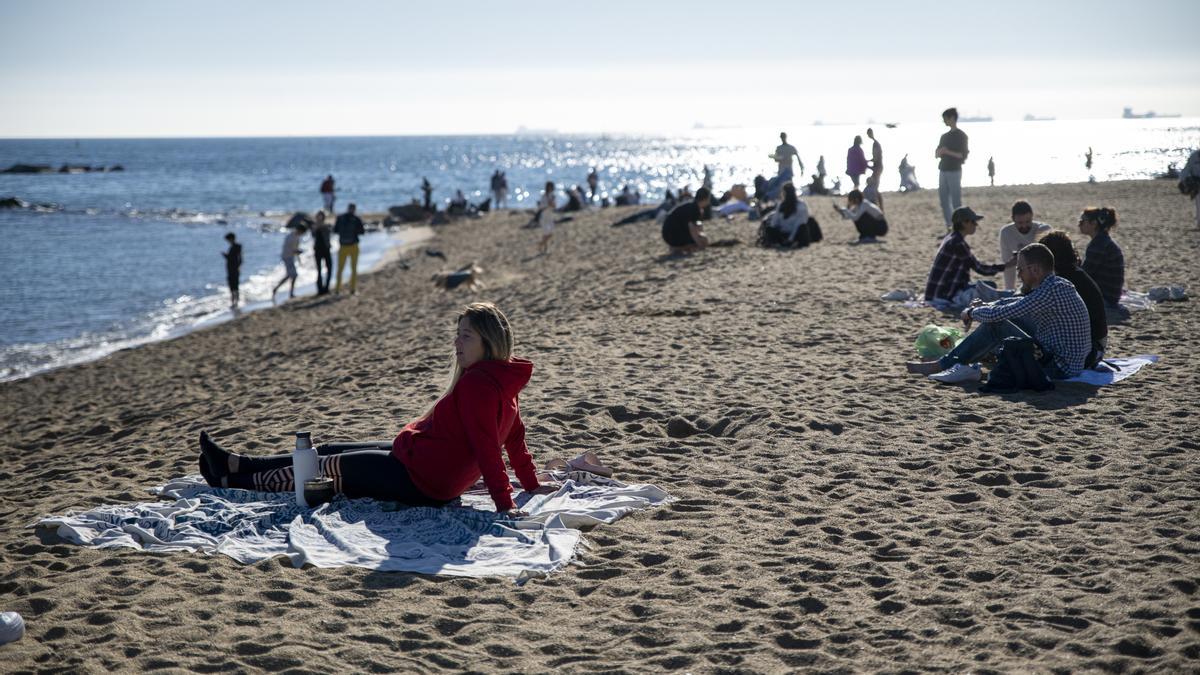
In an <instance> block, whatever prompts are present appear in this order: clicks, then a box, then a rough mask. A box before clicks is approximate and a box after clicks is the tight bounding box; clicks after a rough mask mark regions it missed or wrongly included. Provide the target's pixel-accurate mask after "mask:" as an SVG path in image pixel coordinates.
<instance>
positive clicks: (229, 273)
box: [221, 232, 242, 309]
mask: <svg viewBox="0 0 1200 675" xmlns="http://www.w3.org/2000/svg"><path fill="white" fill-rule="evenodd" d="M225 241H227V242H229V250H228V251H223V252H222V253H221V255H223V256H225V279H226V281H228V282H229V306H230V307H233V308H234V309H236V308H237V306H238V301H239V300H240V297H239V295H238V281H239V279H240V278H241V275H242V245H241V244H239V243H237V236H236V235H234V233H232V232H230V233H229V234H227V235H225Z"/></svg>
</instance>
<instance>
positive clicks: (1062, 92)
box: [0, 0, 1200, 137]
mask: <svg viewBox="0 0 1200 675" xmlns="http://www.w3.org/2000/svg"><path fill="white" fill-rule="evenodd" d="M408 4H409V3H401V2H366V1H357V0H340V1H338V2H331V1H329V0H324V1H322V2H310V1H307V0H291V1H287V2H284V1H279V2H266V1H263V2H246V1H245V0H240V1H236V2H227V1H224V0H207V1H205V2H174V1H168V0H153V1H141V0H139V1H120V0H114V1H113V2H94V1H90V0H89V1H84V0H73V1H63V2H58V1H54V0H37V1H26V0H4V1H3V2H2V3H0V137H90V136H135V137H139V136H246V135H252V136H253V135H393V134H421V133H488V132H500V133H504V132H511V131H513V130H514V129H516V128H517V127H518V126H522V125H523V126H526V127H532V128H550V129H557V130H560V131H615V132H619V131H643V130H645V131H651V130H654V131H670V130H679V129H687V128H691V127H692V125H693V124H695V123H702V124H705V125H709V126H719V125H735V126H767V125H787V124H792V125H795V124H807V123H810V122H812V121H814V120H823V121H827V122H861V121H865V120H868V119H874V120H877V121H888V120H904V121H911V120H930V121H936V120H937V115H938V113H939V112H940V111H941V109H942V108H945V107H947V106H950V105H956V106H958V108H959V109H960V111H961V112H962V113H963V114H973V113H987V114H991V115H993V116H995V117H996V118H997V119H1019V118H1021V117H1022V116H1023V115H1025V114H1026V113H1032V114H1035V115H1039V116H1057V117H1059V118H1060V119H1063V118H1098V117H1115V116H1119V115H1120V114H1121V108H1122V107H1124V106H1132V107H1134V108H1135V109H1136V110H1138V111H1144V110H1148V109H1153V110H1157V111H1159V112H1173V113H1182V114H1184V115H1200V38H1197V35H1196V33H1195V31H1196V26H1197V25H1200V1H1197V0H1139V1H1138V2H1131V1H1130V0H1088V1H1076V0H1070V1H1067V2H1055V1H1054V0H1037V1H1032V0H1008V1H1007V2H997V1H995V0H991V1H986V2H979V1H974V0H971V1H965V2H958V3H955V2H939V3H932V2H903V1H897V0H890V1H888V2H876V1H874V0H870V1H866V2H859V3H855V5H854V9H853V11H854V12H856V13H849V12H850V10H848V8H849V7H850V6H851V5H850V3H822V6H810V3H807V2H799V1H796V0H792V1H791V2H774V1H771V0H757V1H755V2H747V3H729V2H721V3H702V2H688V3H684V2H675V1H659V0H640V1H637V2H627V1H625V0H616V1H610V2H591V3H587V2H567V3H562V2H554V3H550V2H540V1H521V2H453V1H442V2H433V3H429V6H428V7H421V8H414V7H410V6H408ZM733 8H736V9H737V11H733Z"/></svg>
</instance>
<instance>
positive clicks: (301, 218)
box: [287, 211, 314, 230]
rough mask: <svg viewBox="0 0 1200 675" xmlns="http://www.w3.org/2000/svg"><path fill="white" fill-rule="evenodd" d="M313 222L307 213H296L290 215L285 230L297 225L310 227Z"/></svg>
mask: <svg viewBox="0 0 1200 675" xmlns="http://www.w3.org/2000/svg"><path fill="white" fill-rule="evenodd" d="M313 222H314V221H313V219H312V217H311V216H309V215H308V214H307V213H305V212H303V211H297V212H295V213H293V214H292V217H291V218H288V221H287V228H288V229H289V230H290V229H292V228H294V227H297V226H299V225H303V226H305V227H312V226H313Z"/></svg>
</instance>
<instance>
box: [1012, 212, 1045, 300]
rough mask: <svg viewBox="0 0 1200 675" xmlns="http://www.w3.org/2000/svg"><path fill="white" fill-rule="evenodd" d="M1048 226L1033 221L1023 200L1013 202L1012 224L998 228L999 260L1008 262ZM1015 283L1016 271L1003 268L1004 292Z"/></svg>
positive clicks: (1035, 239)
mask: <svg viewBox="0 0 1200 675" xmlns="http://www.w3.org/2000/svg"><path fill="white" fill-rule="evenodd" d="M1049 231H1050V226H1049V225H1047V224H1045V223H1039V222H1038V221H1036V220H1034V219H1033V207H1032V206H1030V205H1029V202H1027V201H1025V200H1019V201H1016V202H1013V205H1012V222H1011V223H1009V224H1007V225H1005V226H1004V227H1002V228H1000V259H1001V260H1009V259H1011V258H1012V257H1013V256H1014V255H1016V254H1017V252H1019V251H1020V250H1021V249H1023V248H1025V247H1026V246H1028V245H1030V244H1032V243H1034V242H1036V241H1037V240H1038V238H1039V237H1041V236H1042V235H1043V234H1045V233H1046V232H1049ZM1016 281H1017V271H1016V270H1015V269H1013V268H1011V267H1005V268H1004V290H1011V289H1013V288H1014V287H1015V284H1016Z"/></svg>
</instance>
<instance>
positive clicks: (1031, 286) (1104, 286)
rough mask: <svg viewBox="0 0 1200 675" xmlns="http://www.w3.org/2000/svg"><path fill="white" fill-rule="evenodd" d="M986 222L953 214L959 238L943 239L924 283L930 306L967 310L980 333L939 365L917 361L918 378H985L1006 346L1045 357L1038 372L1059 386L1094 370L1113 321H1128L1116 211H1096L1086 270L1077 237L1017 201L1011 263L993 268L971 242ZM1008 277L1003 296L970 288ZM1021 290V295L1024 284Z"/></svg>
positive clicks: (1088, 215) (1005, 249)
mask: <svg viewBox="0 0 1200 675" xmlns="http://www.w3.org/2000/svg"><path fill="white" fill-rule="evenodd" d="M982 219H983V216H981V215H979V214H977V213H975V211H974V210H972V209H971V208H970V207H967V206H964V207H960V208H958V209H956V210H955V211H954V213H953V215H952V216H951V222H952V224H953V231H952V232H950V233H949V234H947V235H946V237H945V238H944V239H942V243H941V246H940V247H939V248H938V252H937V255H936V257H935V258H934V262H933V267H932V269H931V270H930V272H929V277H928V279H927V280H926V285H925V300H926V301H927V302H929V303H931V304H934V305H935V306H940V307H942V308H950V307H955V308H957V307H963V306H965V308H964V309H962V312H961V318H962V321H963V324H964V325H966V326H967V327H970V325H971V323H973V322H979V326H978V327H977V328H976V329H975V331H974V332H972V333H971V334H970V335H968V336H967V337H966V338H965V339H964V340H963V341H962V342H960V343H959V344H958V346H957V347H955V348H954V349H953V350H951V351H950V352H949V353H948V354H946V355H945V356H943V357H941V358H940V359H938V360H936V361H928V362H910V363H909V364H908V370H909V372H914V373H921V374H925V375H929V376H930V377H932V378H933V379H936V380H938V381H941V382H966V381H978V380H980V379H982V369H981V368H980V366H979V363H978V362H979V361H980V360H982V359H984V358H985V357H987V356H989V355H990V354H993V353H994V352H995V351H996V349H997V348H998V347H999V346H1000V345H1001V343H1002V342H1003V341H1004V340H1005V338H1009V337H1025V338H1031V339H1032V340H1033V342H1034V343H1035V344H1036V345H1037V347H1038V349H1039V350H1040V352H1041V357H1040V359H1039V365H1041V367H1042V369H1043V371H1044V372H1045V374H1046V375H1047V376H1048V377H1049V378H1050V379H1052V380H1053V379H1069V378H1072V377H1075V376H1076V375H1078V374H1079V373H1080V372H1082V371H1083V370H1084V369H1085V368H1091V367H1092V366H1094V365H1095V364H1096V363H1098V362H1099V361H1100V360H1101V359H1102V358H1103V357H1104V352H1105V348H1106V346H1107V338H1108V321H1109V319H1110V318H1118V317H1123V316H1124V314H1123V313H1122V310H1121V309H1120V306H1119V304H1118V303H1119V302H1120V298H1121V291H1122V287H1123V286H1124V283H1125V258H1124V254H1123V253H1122V251H1121V247H1120V246H1118V245H1117V243H1116V242H1115V241H1113V239H1112V237H1111V236H1110V231H1111V230H1112V229H1113V228H1114V227H1116V225H1117V213H1116V211H1115V210H1113V209H1111V208H1088V209H1086V210H1084V211H1083V213H1082V214H1081V215H1080V217H1079V230H1080V232H1082V233H1083V234H1085V235H1087V236H1089V237H1091V238H1092V241H1091V243H1090V244H1089V245H1088V247H1087V250H1086V252H1085V255H1084V258H1083V261H1082V262H1080V260H1079V257H1078V254H1077V253H1076V252H1075V248H1074V245H1073V244H1072V242H1071V237H1070V235H1068V234H1067V233H1066V232H1062V231H1051V229H1050V227H1049V226H1048V225H1046V224H1044V223H1040V222H1037V221H1035V220H1034V218H1033V207H1032V206H1030V205H1029V203H1028V202H1025V201H1018V202H1016V203H1015V204H1013V207H1012V222H1011V223H1009V224H1008V225H1006V226H1005V227H1004V228H1002V229H1001V231H1000V237H999V241H1000V256H1001V258H1002V259H1003V260H1004V262H1000V263H995V264H984V263H981V262H979V260H977V259H976V258H975V256H974V254H973V253H972V252H971V247H970V245H968V244H967V241H966V237H968V236H970V235H972V234H974V233H975V231H976V229H978V227H979V221H980V220H982ZM972 270H974V271H975V272H976V273H977V274H982V275H986V276H991V275H995V274H998V273H1001V272H1003V273H1004V285H1005V288H1004V289H996V288H994V287H992V286H990V285H987V284H985V283H983V282H976V283H974V284H972V283H971V282H970V272H971V271H972ZM1018 278H1019V280H1020V282H1021V287H1020V289H1016V288H1014V286H1015V281H1016V279H1018Z"/></svg>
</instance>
